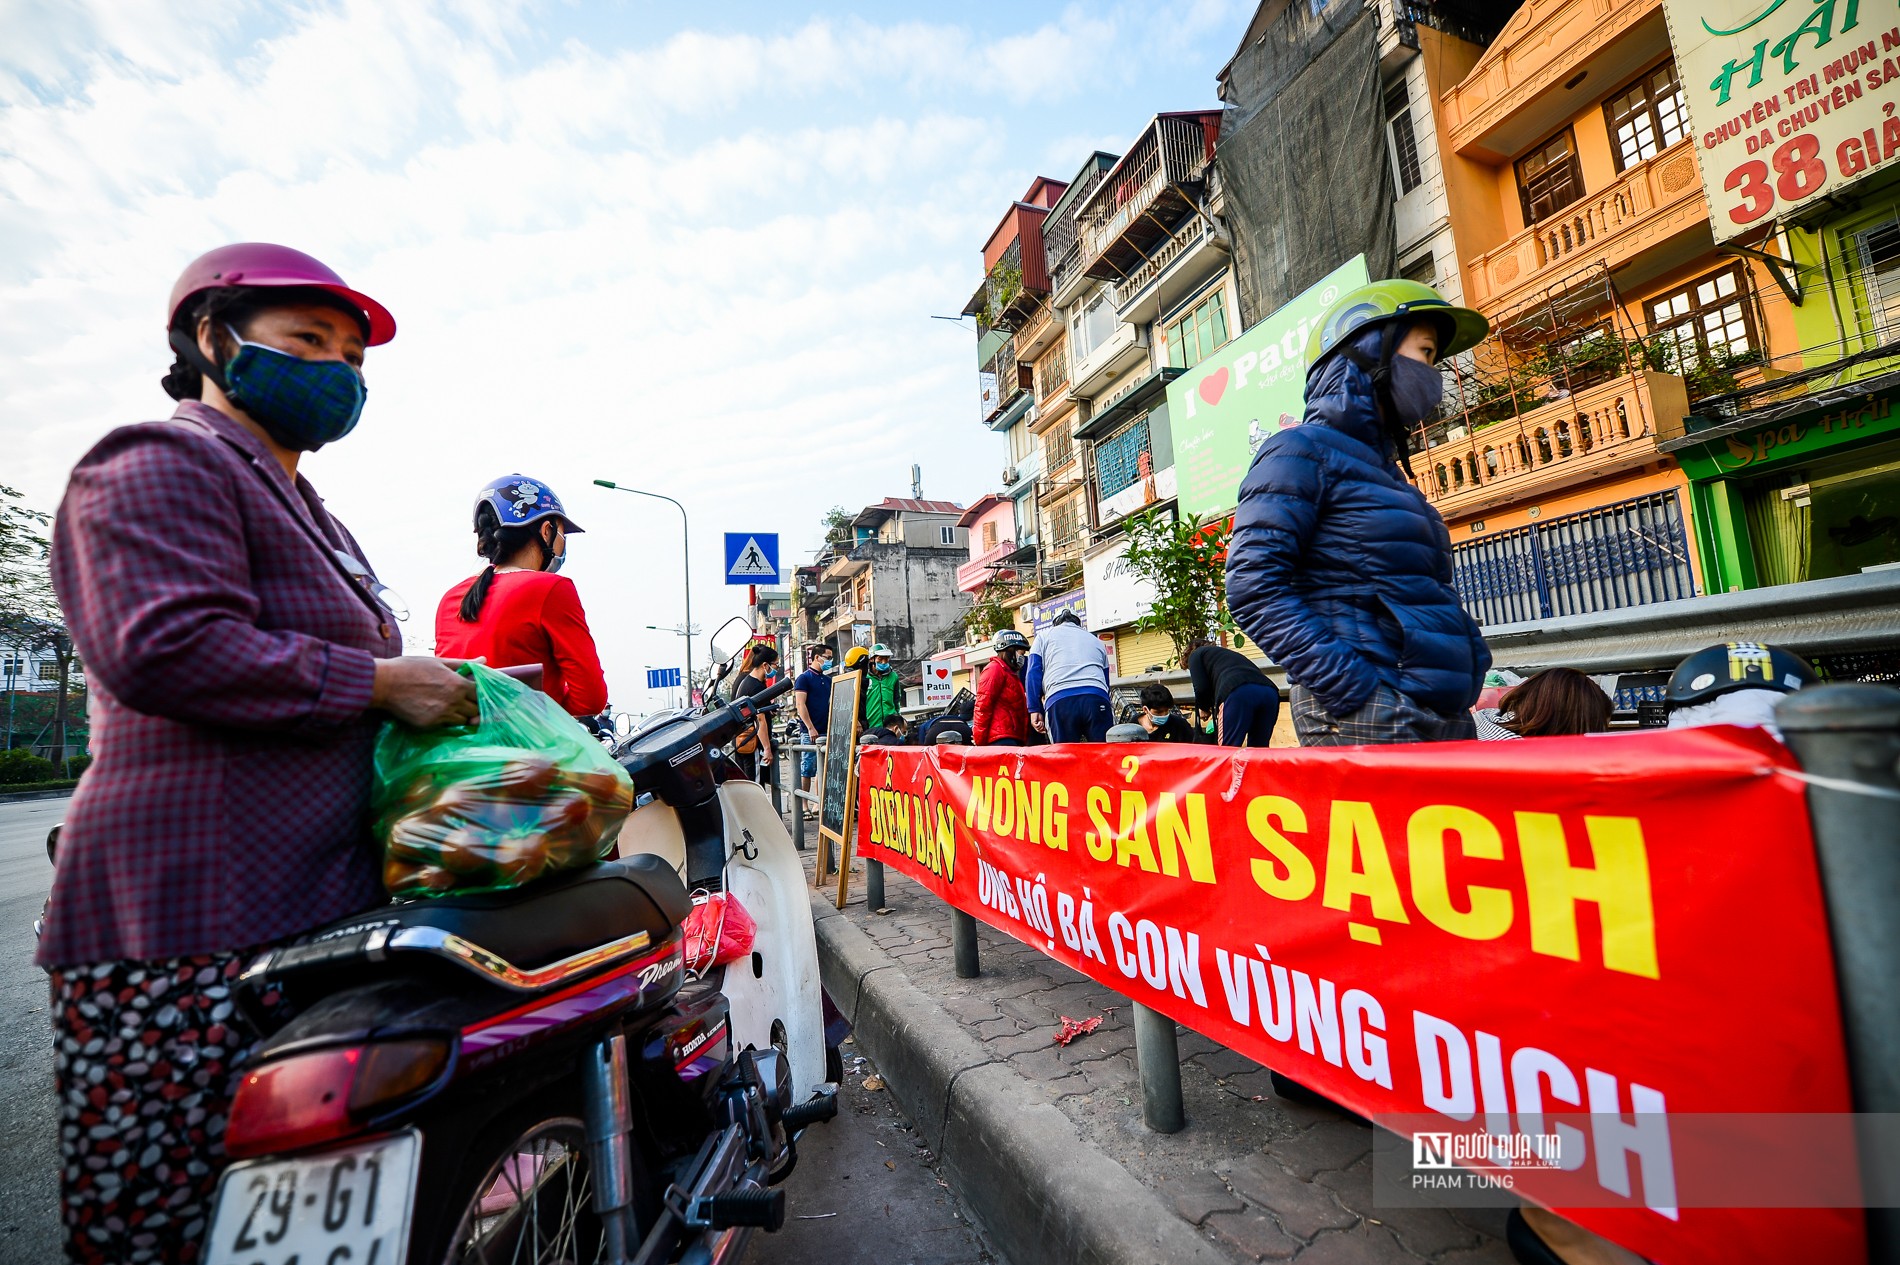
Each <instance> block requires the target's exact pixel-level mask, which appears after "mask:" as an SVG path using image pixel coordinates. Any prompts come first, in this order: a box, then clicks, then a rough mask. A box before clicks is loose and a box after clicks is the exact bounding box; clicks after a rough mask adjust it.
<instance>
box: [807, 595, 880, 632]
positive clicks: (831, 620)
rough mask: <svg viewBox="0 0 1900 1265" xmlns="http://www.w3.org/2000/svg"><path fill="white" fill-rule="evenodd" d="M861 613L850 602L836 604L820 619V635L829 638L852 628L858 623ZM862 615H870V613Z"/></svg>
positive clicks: (822, 614)
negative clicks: (833, 634)
mask: <svg viewBox="0 0 1900 1265" xmlns="http://www.w3.org/2000/svg"><path fill="white" fill-rule="evenodd" d="M860 613H861V612H859V610H858V609H857V607H855V606H853V605H852V604H851V603H849V602H837V603H834V604H833V605H832V607H831V609H830V610H828V611H824V612H822V613H821V614H820V615H819V617H818V633H819V635H820V636H823V637H829V636H830V635H831V634H832V633H835V632H839V631H842V630H843V629H846V628H849V627H851V625H852V624H854V623H856V622H857V619H858V616H859V614H860ZM862 613H863V614H866V615H868V614H869V612H868V611H866V612H862Z"/></svg>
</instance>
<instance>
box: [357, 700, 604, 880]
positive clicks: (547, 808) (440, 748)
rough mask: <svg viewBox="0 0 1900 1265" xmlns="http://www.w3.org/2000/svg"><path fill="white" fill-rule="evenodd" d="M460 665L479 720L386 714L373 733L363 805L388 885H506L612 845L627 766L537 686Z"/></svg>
mask: <svg viewBox="0 0 1900 1265" xmlns="http://www.w3.org/2000/svg"><path fill="white" fill-rule="evenodd" d="M460 670H461V671H462V672H463V673H465V674H466V675H468V676H469V677H470V678H471V679H473V680H474V682H475V697H476V701H477V702H478V704H479V705H480V707H481V720H480V722H479V723H478V724H475V725H465V726H458V727H455V728H449V729H426V730H425V729H411V728H410V727H409V726H407V725H404V724H402V723H400V722H398V721H391V722H390V723H389V724H387V725H385V726H384V727H383V731H382V733H381V734H380V735H379V736H378V737H377V739H376V787H375V792H374V798H373V800H372V804H371V806H372V808H373V810H374V812H375V816H376V826H375V829H376V837H377V838H378V839H380V840H381V841H382V843H383V885H384V886H385V887H387V888H388V889H389V893H390V895H392V896H399V897H408V896H440V895H444V894H446V893H449V892H496V891H503V890H505V889H507V888H511V887H520V886H522V885H523V884H526V883H532V882H533V881H534V880H535V879H537V878H540V877H541V876H542V875H544V874H554V873H558V872H559V871H561V870H569V869H576V868H579V867H581V866H585V865H592V864H593V863H594V862H595V861H598V860H600V859H601V858H602V857H604V856H606V855H607V854H608V853H610V852H612V851H613V848H614V839H615V837H616V836H618V835H619V833H620V827H621V824H622V823H623V822H624V821H625V820H626V818H627V814H628V813H629V812H631V811H632V810H633V783H632V782H631V781H630V780H628V778H627V774H626V770H624V769H622V768H621V767H620V766H619V765H617V764H615V763H614V762H613V758H612V757H611V756H609V755H608V754H607V749H606V748H605V747H603V746H601V745H600V743H599V742H598V741H596V740H595V739H594V738H593V737H592V736H590V735H589V734H588V733H587V732H586V731H585V730H583V729H582V728H581V727H580V725H579V724H577V723H576V722H575V720H574V718H573V717H572V716H569V715H568V714H567V713H566V712H564V711H562V710H561V708H560V706H559V705H558V704H556V703H555V701H554V700H553V699H551V698H549V697H548V696H547V695H545V694H543V693H541V692H540V691H539V690H534V689H530V688H528V687H527V686H525V685H523V684H522V683H521V682H519V681H517V680H515V679H514V678H513V677H511V676H508V675H506V674H504V673H501V672H497V671H495V670H494V669H493V668H489V667H484V666H483V665H481V664H479V663H470V664H465V665H463V667H462V668H461V669H460Z"/></svg>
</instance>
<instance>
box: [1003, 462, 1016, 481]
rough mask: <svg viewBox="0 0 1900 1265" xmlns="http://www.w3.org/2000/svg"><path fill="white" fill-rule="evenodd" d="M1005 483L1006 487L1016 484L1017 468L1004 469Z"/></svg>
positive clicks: (1005, 467) (1006, 467)
mask: <svg viewBox="0 0 1900 1265" xmlns="http://www.w3.org/2000/svg"><path fill="white" fill-rule="evenodd" d="M1003 482H1004V484H1005V485H1008V484H1011V483H1014V482H1016V467H1015V466H1004V467H1003Z"/></svg>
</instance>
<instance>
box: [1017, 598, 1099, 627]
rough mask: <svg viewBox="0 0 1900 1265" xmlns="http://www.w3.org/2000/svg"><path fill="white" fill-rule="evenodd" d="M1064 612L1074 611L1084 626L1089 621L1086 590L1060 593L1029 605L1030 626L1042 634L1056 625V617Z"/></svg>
mask: <svg viewBox="0 0 1900 1265" xmlns="http://www.w3.org/2000/svg"><path fill="white" fill-rule="evenodd" d="M1063 611H1074V612H1075V613H1076V614H1077V615H1079V616H1080V617H1081V619H1082V622H1083V623H1084V624H1087V623H1088V621H1089V611H1088V597H1087V593H1086V590H1084V589H1070V590H1069V591H1068V592H1067V593H1058V594H1056V595H1055V596H1054V597H1045V598H1044V599H1043V600H1042V601H1040V602H1031V603H1030V604H1029V626H1030V627H1031V628H1032V629H1034V630H1035V631H1036V632H1041V631H1042V630H1043V629H1045V628H1047V627H1048V626H1049V625H1050V624H1053V623H1055V621H1056V616H1057V615H1060V614H1061V613H1062V612H1063Z"/></svg>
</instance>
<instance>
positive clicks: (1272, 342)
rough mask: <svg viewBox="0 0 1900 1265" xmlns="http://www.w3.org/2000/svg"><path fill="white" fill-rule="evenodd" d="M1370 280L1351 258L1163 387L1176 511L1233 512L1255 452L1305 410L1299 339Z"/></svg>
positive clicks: (1359, 260)
mask: <svg viewBox="0 0 1900 1265" xmlns="http://www.w3.org/2000/svg"><path fill="white" fill-rule="evenodd" d="M1369 280H1370V278H1369V277H1368V276H1367V275H1366V257H1365V256H1364V255H1355V256H1354V257H1353V258H1352V259H1350V260H1348V261H1347V262H1346V263H1344V264H1342V265H1340V266H1339V267H1338V268H1336V269H1334V270H1333V271H1332V272H1331V273H1329V274H1328V275H1327V276H1326V277H1324V278H1323V279H1321V280H1320V281H1319V282H1317V283H1316V284H1314V285H1313V286H1311V287H1310V288H1308V289H1307V290H1305V291H1304V292H1302V293H1301V294H1300V295H1299V296H1298V297H1297V298H1295V299H1293V300H1292V301H1290V302H1289V303H1287V304H1286V306H1284V307H1282V308H1281V309H1280V310H1279V311H1277V312H1275V313H1274V314H1273V315H1272V316H1269V317H1267V319H1265V320H1264V321H1261V322H1260V323H1259V324H1257V325H1255V326H1254V327H1253V328H1252V329H1249V330H1248V331H1247V332H1246V333H1244V334H1242V335H1241V336H1240V337H1239V338H1236V339H1235V340H1234V341H1233V342H1231V343H1228V344H1227V345H1226V346H1225V347H1223V348H1221V349H1220V350H1219V351H1218V352H1215V353H1214V354H1213V355H1212V356H1209V357H1208V358H1207V359H1206V360H1203V361H1202V362H1201V363H1200V364H1198V365H1196V366H1194V368H1192V369H1190V370H1189V371H1188V372H1186V373H1184V374H1182V375H1181V376H1180V377H1178V378H1176V379H1175V380H1174V381H1173V382H1171V383H1169V384H1168V424H1169V426H1170V428H1171V429H1172V433H1173V436H1174V472H1175V481H1176V486H1177V487H1178V489H1179V492H1178V495H1179V496H1180V502H1181V511H1182V513H1184V514H1186V515H1188V516H1189V517H1192V518H1199V517H1200V516H1201V515H1203V514H1207V513H1211V512H1213V511H1216V510H1230V509H1232V508H1233V507H1234V505H1235V503H1236V502H1237V501H1238V500H1239V496H1240V479H1241V476H1242V475H1244V474H1246V473H1247V467H1248V466H1249V465H1250V464H1251V463H1252V462H1253V455H1254V452H1255V451H1256V450H1257V449H1258V448H1259V447H1260V445H1261V444H1262V443H1264V442H1265V441H1266V438H1267V436H1269V435H1271V434H1273V433H1274V432H1275V431H1277V430H1279V429H1280V428H1281V427H1282V426H1295V425H1298V424H1299V421H1300V417H1301V414H1302V413H1303V412H1304V410H1305V408H1306V336H1307V335H1308V334H1310V333H1312V331H1313V326H1315V325H1317V324H1318V323H1319V319H1320V317H1322V316H1324V315H1325V314H1326V309H1327V308H1329V307H1331V306H1332V305H1333V303H1334V302H1335V301H1337V300H1338V298H1339V296H1340V295H1342V294H1344V293H1346V291H1348V290H1352V289H1355V288H1357V287H1359V286H1362V285H1365V284H1366V283H1367V281H1369Z"/></svg>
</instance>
